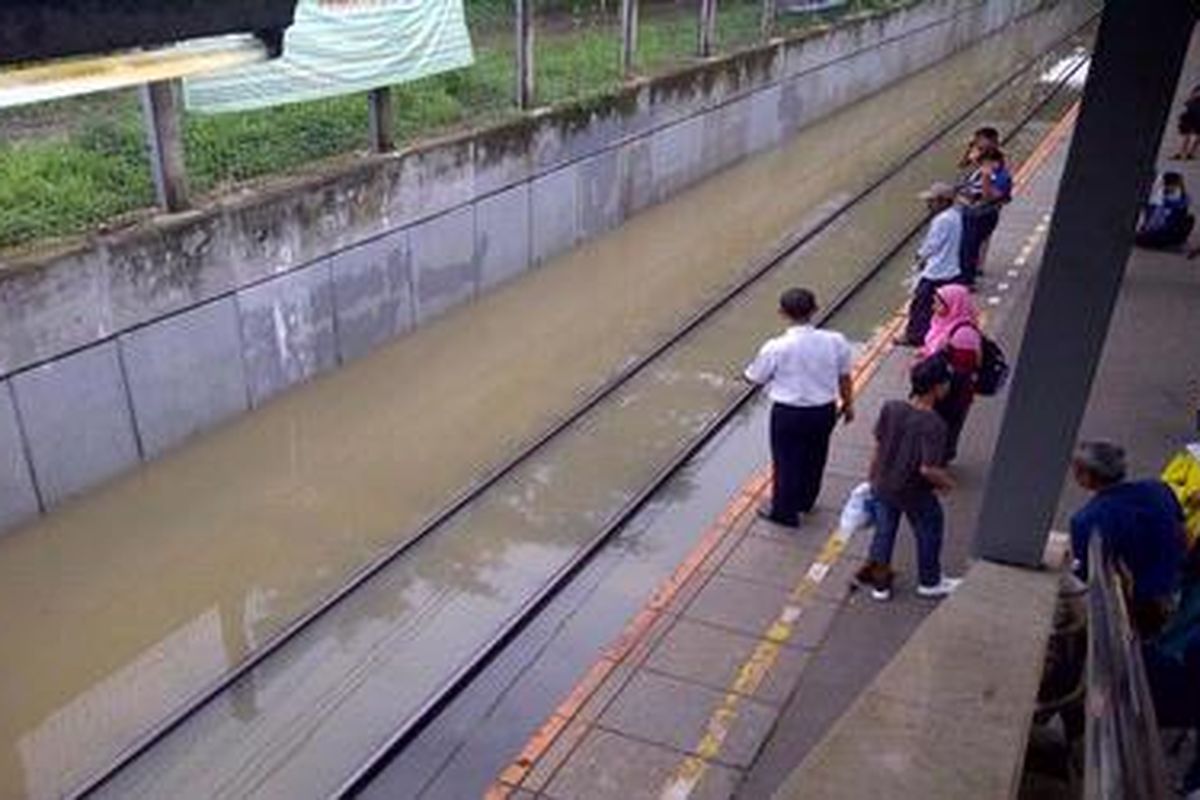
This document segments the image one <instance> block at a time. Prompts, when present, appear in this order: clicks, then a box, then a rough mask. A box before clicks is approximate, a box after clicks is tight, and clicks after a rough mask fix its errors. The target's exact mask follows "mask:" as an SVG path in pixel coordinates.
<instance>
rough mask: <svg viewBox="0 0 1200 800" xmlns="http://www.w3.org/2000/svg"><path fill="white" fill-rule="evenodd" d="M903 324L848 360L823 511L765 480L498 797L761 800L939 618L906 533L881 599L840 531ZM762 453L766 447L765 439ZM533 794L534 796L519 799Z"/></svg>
mask: <svg viewBox="0 0 1200 800" xmlns="http://www.w3.org/2000/svg"><path fill="white" fill-rule="evenodd" d="M1073 116H1074V115H1073V114H1069V115H1068V117H1066V118H1064V120H1063V121H1062V122H1061V123H1060V125H1059V126H1057V127H1056V128H1055V130H1054V131H1053V132H1052V133H1051V134H1050V136H1049V137H1048V138H1047V139H1046V140H1045V142H1044V143H1043V146H1042V147H1040V148H1039V150H1038V151H1037V152H1036V153H1035V155H1034V156H1033V157H1031V159H1030V160H1029V161H1028V162H1026V163H1027V166H1026V168H1025V169H1023V171H1022V172H1021V173H1019V174H1018V176H1017V179H1018V190H1017V198H1016V199H1015V200H1014V202H1013V203H1012V204H1011V206H1009V207H1008V208H1007V209H1006V211H1005V214H1004V218H1003V220H1002V223H1001V225H1000V227H999V228H998V230H997V233H996V234H995V236H994V237H993V241H992V245H991V252H990V254H989V256H988V265H987V271H986V273H985V276H984V280H983V281H982V283H981V287H980V291H979V293H978V295H977V302H978V303H979V305H980V308H981V311H982V312H983V314H984V315H985V325H986V327H987V329H988V331H989V334H990V335H992V336H994V337H996V338H997V339H998V340H999V341H1000V342H1001V343H1002V344H1003V346H1004V348H1005V350H1006V352H1008V353H1011V354H1015V353H1016V352H1017V351H1018V348H1019V344H1020V334H1021V331H1022V328H1023V321H1024V316H1025V313H1026V310H1027V302H1028V299H1029V296H1030V295H1031V291H1032V283H1033V278H1034V276H1035V275H1036V268H1037V264H1038V262H1039V259H1040V254H1041V246H1042V242H1043V240H1044V236H1045V232H1046V230H1047V227H1048V221H1049V215H1050V213H1051V211H1052V206H1053V201H1054V196H1055V193H1056V190H1057V185H1058V180H1059V177H1060V174H1061V169H1062V165H1063V163H1064V161H1065V155H1066V149H1067V144H1068V142H1069V134H1070V131H1071V124H1072V122H1073ZM902 321H903V316H902V315H901V314H897V316H896V318H895V319H893V320H892V322H891V323H890V324H889V325H887V326H885V327H884V328H882V329H881V330H880V331H879V332H878V333H877V334H876V336H875V338H874V339H873V340H872V341H871V342H870V343H868V344H867V345H866V347H864V348H863V351H862V353H861V355H860V357H859V359H858V363H857V365H856V375H855V379H856V388H857V394H858V399H857V402H856V405H857V418H856V420H855V421H854V422H853V423H851V424H849V425H846V426H840V427H839V429H838V431H837V432H836V433H835V437H834V441H833V446H832V452H831V457H830V463H829V467H828V469H827V471H826V478H825V481H824V484H823V487H822V493H821V497H820V499H819V500H818V507H817V509H816V510H815V511H814V513H813V514H811V515H809V516H808V517H807V518H806V519H805V520H804V523H803V525H802V527H801V529H800V530H799V531H789V530H787V529H783V528H780V527H778V526H775V525H773V524H771V523H768V522H765V521H763V520H760V519H758V518H756V516H755V513H754V510H755V508H756V506H757V505H758V504H759V503H761V502H762V501H763V500H764V499H765V496H767V495H768V493H769V482H768V473H767V472H766V471H765V469H764V470H763V471H762V472H760V473H759V474H758V475H756V476H755V477H754V478H753V479H752V480H751V481H749V482H748V483H747V484H746V485H744V486H743V487H742V489H741V491H740V493H739V494H738V495H737V497H736V498H735V499H734V501H733V502H732V503H731V504H730V505H729V506H728V507H727V508H726V510H725V511H724V513H723V515H722V517H721V518H720V519H718V520H717V521H716V523H715V524H714V525H713V526H712V528H711V529H710V530H709V532H708V533H707V535H706V536H705V537H704V538H703V539H702V540H701V542H700V544H699V545H698V546H697V549H696V550H695V551H693V553H692V554H690V555H689V557H688V558H687V559H685V560H684V562H683V563H682V565H681V566H680V567H679V569H678V570H677V572H676V573H675V574H674V575H673V576H672V577H671V578H670V579H668V581H666V582H665V583H664V584H663V585H662V586H660V588H659V590H658V591H657V592H656V594H655V595H654V596H653V597H652V598H651V599H650V601H649V602H648V603H647V604H646V606H645V608H644V609H643V610H642V611H641V612H640V613H639V614H638V615H637V616H635V617H634V618H633V620H632V621H631V622H630V624H629V626H628V627H627V629H626V630H625V631H624V632H623V634H622V635H621V636H620V637H618V638H617V640H616V641H615V642H614V643H613V645H611V646H610V647H609V648H608V650H606V651H605V654H604V657H602V658H601V659H600V660H599V661H598V662H597V665H596V666H594V667H593V668H592V669H591V670H590V671H589V672H588V673H587V674H586V675H585V677H584V678H583V679H582V681H580V682H579V683H578V684H577V685H576V686H575V688H574V689H573V690H572V691H571V693H570V694H568V695H567V696H566V698H565V699H564V700H563V702H562V703H561V704H560V705H559V707H558V708H557V709H556V710H555V712H554V713H553V714H552V715H551V716H550V717H549V718H548V720H547V721H546V723H545V724H544V725H543V726H542V728H541V729H540V730H539V731H538V732H537V733H536V734H535V735H534V736H533V737H532V738H531V739H530V740H529V742H528V743H527V745H526V746H525V748H524V749H523V750H522V752H521V753H520V754H519V755H518V756H517V757H516V758H515V759H514V761H513V762H512V763H511V764H510V765H508V766H507V767H506V768H505V769H504V770H503V771H501V772H500V773H499V775H498V779H497V781H496V783H495V784H494V785H493V786H492V788H491V789H490V795H489V796H491V797H513V798H525V797H531V796H539V797H546V798H556V800H567V798H609V797H612V798H624V799H625V800H629V798H640V797H647V798H650V797H664V798H685V797H694V798H717V797H730V796H735V795H736V796H739V797H746V798H760V797H769V796H771V794H772V793H773V792H774V791H775V790H776V789H777V788H778V787H779V785H780V784H781V783H782V782H783V781H784V779H785V778H786V777H787V775H788V774H789V772H790V771H791V769H792V768H793V767H795V765H796V764H798V763H799V762H800V761H801V760H802V759H803V757H804V756H805V754H807V753H808V751H809V750H810V749H811V748H812V747H813V746H814V745H815V744H816V743H817V742H818V741H819V740H820V739H821V737H822V736H823V735H824V734H825V733H826V732H827V731H828V730H829V728H830V726H831V725H832V724H833V722H834V721H835V720H837V719H838V717H839V716H841V714H842V713H843V712H844V711H845V710H846V709H847V708H848V707H849V706H850V704H851V703H852V702H853V700H854V699H855V698H856V697H858V695H859V694H861V693H862V691H863V690H864V688H865V687H866V686H867V685H868V684H869V683H870V681H871V680H872V679H873V678H874V677H875V676H876V674H877V673H879V671H880V670H881V669H882V668H883V667H884V666H885V665H886V664H887V663H888V661H889V660H891V658H892V657H893V656H894V655H895V654H896V652H897V651H898V650H899V648H900V647H901V646H902V645H903V644H904V642H905V641H907V640H908V639H909V637H910V636H911V635H912V633H913V632H914V631H915V629H916V628H917V626H918V625H920V623H921V622H922V621H923V620H924V619H925V618H926V616H927V615H928V614H929V613H930V612H931V611H932V610H933V609H934V608H935V607H936V606H937V602H936V601H930V600H925V599H920V598H918V597H917V596H916V595H915V568H914V559H913V552H912V551H913V547H912V539H911V536H910V535H909V534H908V533H907V532H903V533H902V535H901V539H900V541H899V542H898V546H897V551H896V556H897V560H896V568H897V570H898V572H899V577H898V583H897V591H896V593H895V596H894V598H893V600H892V601H891V602H889V603H886V604H881V603H878V602H875V601H873V600H872V599H871V598H870V597H869V596H868V595H866V594H865V593H861V592H855V591H854V590H853V587H852V585H851V582H850V577H851V576H852V575H853V573H854V571H855V570H856V569H857V568H858V566H859V565H860V564H861V563H862V559H863V557H864V555H865V552H866V549H867V546H868V544H869V537H870V531H859V532H856V533H854V534H853V535H851V536H848V537H847V536H846V535H845V534H844V533H843V532H840V531H838V529H837V517H838V512H839V511H840V508H841V505H842V503H843V501H844V500H845V498H846V496H847V495H848V494H849V492H850V490H851V489H852V488H853V487H854V486H855V485H857V484H858V483H860V482H861V481H863V480H865V479H866V471H867V464H868V460H869V458H870V454H871V448H872V433H871V431H872V425H873V422H874V420H875V418H876V416H877V414H878V411H879V409H880V407H881V406H882V404H883V403H884V402H885V401H887V400H891V399H895V398H903V397H905V396H906V395H907V369H908V366H909V365H910V364H911V363H912V359H913V351H911V350H908V349H900V348H894V347H892V346H891V338H892V337H893V336H894V335H895V333H896V332H897V331H898V329H899V326H900V325H901V323H902ZM1002 411H1003V396H1001V397H998V398H980V399H979V400H978V401H977V404H976V407H975V408H974V409H973V411H972V414H971V417H970V419H969V421H968V423H967V428H966V430H965V432H964V436H963V442H962V446H961V454H960V456H959V459H958V460H957V462H956V463H955V465H954V467H953V474H954V476H955V478H956V480H957V481H958V483H959V487H958V489H957V490H956V491H955V492H953V493H952V495H951V496H950V497H948V498H946V500H945V506H946V512H947V537H946V543H945V547H944V550H943V567H944V569H945V570H946V572H947V573H948V574H951V575H957V574H961V573H962V572H963V570H964V569H965V567H966V565H967V561H968V551H969V547H970V539H971V532H972V531H973V529H974V524H975V516H976V514H977V510H978V506H979V504H980V502H981V500H982V489H983V485H984V482H985V480H986V471H987V460H988V453H989V452H990V451H991V449H992V447H993V446H994V442H995V437H996V435H997V433H998V429H999V421H1000V418H1001V416H1002ZM763 448H764V449H765V436H764V442H763ZM527 793H532V794H527Z"/></svg>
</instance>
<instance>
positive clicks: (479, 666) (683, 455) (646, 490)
mask: <svg viewBox="0 0 1200 800" xmlns="http://www.w3.org/2000/svg"><path fill="white" fill-rule="evenodd" d="M1089 60H1090V56H1086V55H1085V56H1081V57H1080V59H1079V60H1078V61H1077V62H1076V63H1075V64H1073V65H1072V66H1071V68H1070V69H1069V70H1068V72H1067V73H1066V74H1065V76H1064V77H1063V78H1062V80H1060V81H1059V82H1058V83H1056V84H1055V86H1054V88H1053V89H1052V90H1051V91H1050V92H1049V93H1048V94H1047V95H1046V97H1044V98H1042V99H1041V100H1040V101H1038V103H1037V104H1036V105H1035V106H1034V108H1033V110H1031V111H1030V112H1029V113H1027V114H1026V115H1024V117H1022V118H1021V120H1020V121H1019V122H1018V123H1017V125H1016V126H1014V127H1013V128H1012V129H1011V131H1010V132H1009V134H1007V135H1006V136H1004V137H1003V139H1002V142H1003V143H1005V144H1007V143H1008V142H1010V141H1012V139H1013V138H1014V137H1015V136H1016V135H1017V133H1019V132H1020V131H1022V130H1023V129H1024V128H1025V127H1026V126H1027V125H1028V124H1029V122H1030V121H1031V120H1033V119H1034V118H1035V117H1036V116H1037V115H1038V114H1039V113H1040V112H1041V111H1042V110H1043V109H1045V108H1046V106H1048V105H1049V104H1050V103H1051V102H1052V101H1053V100H1054V98H1055V97H1056V96H1057V95H1058V94H1059V92H1060V91H1061V90H1062V88H1063V86H1065V85H1066V83H1067V82H1068V81H1069V80H1070V79H1071V77H1072V76H1074V75H1075V74H1076V73H1077V72H1078V71H1079V69H1081V68H1082V67H1083V65H1084V64H1086V63H1087V62H1088V61H1089ZM927 221H928V218H923V219H922V220H921V221H920V222H918V223H917V224H916V225H914V226H913V227H912V228H911V229H910V230H909V231H908V232H907V233H906V234H904V235H903V236H902V237H901V238H900V239H899V240H898V241H897V242H896V243H895V244H894V245H892V246H891V247H890V248H888V250H887V251H886V252H885V253H884V254H883V255H882V256H880V257H878V258H877V259H876V260H875V261H874V262H873V263H872V265H871V267H870V268H868V269H867V270H865V271H864V272H863V273H862V274H861V275H860V276H859V277H858V278H856V279H855V281H854V282H853V283H851V284H850V285H849V286H847V287H846V288H844V289H843V290H842V291H841V292H839V293H838V295H837V296H836V297H835V298H834V299H833V300H832V301H831V302H830V303H829V304H828V305H827V306H825V307H824V308H823V309H822V310H821V312H820V313H819V314H818V315H817V318H816V320H815V323H816V325H817V326H818V327H821V326H824V325H826V324H828V323H829V322H830V321H831V320H832V319H833V318H834V317H835V316H837V314H838V313H839V312H840V311H841V310H842V309H843V308H845V306H846V304H847V303H849V302H850V301H851V300H852V299H854V297H855V296H856V295H857V294H858V293H859V292H860V291H861V290H862V289H863V288H864V287H866V286H867V285H868V284H870V283H871V281H872V280H874V279H875V278H876V277H878V275H879V273H880V272H882V271H883V270H884V269H886V268H887V266H888V265H889V264H890V263H891V262H892V260H893V259H894V258H895V257H896V256H897V255H899V254H900V252H901V251H902V250H903V249H904V248H905V247H906V246H908V244H909V243H910V242H912V240H913V239H914V238H915V237H916V236H917V234H918V233H920V232H921V231H922V230H923V229H924V227H925V224H926V222H927ZM804 241H805V242H806V241H808V239H807V238H806V239H805V240H804ZM803 243H804V242H801V243H800V244H797V245H796V246H795V247H792V248H791V249H788V250H786V251H785V252H781V253H778V254H777V255H776V256H775V257H774V260H773V261H772V262H771V263H772V266H777V265H778V264H779V262H781V261H783V260H784V259H786V258H787V257H788V256H790V255H791V254H792V253H793V252H794V251H795V249H797V248H798V247H800V246H802V245H803ZM723 299H724V298H723ZM760 389H761V387H759V386H748V387H746V388H745V389H744V390H743V391H742V392H740V393H739V394H738V396H737V397H736V398H735V399H734V400H733V401H732V402H731V403H730V405H729V406H727V407H726V408H725V409H723V410H722V411H721V412H720V413H718V415H717V416H716V417H714V418H713V419H712V420H711V421H710V422H709V423H708V424H707V425H705V426H704V428H703V429H702V430H701V431H700V432H699V433H698V434H697V435H696V436H695V437H694V438H693V439H692V440H691V441H690V442H688V443H687V445H685V446H684V448H683V449H682V450H681V451H680V452H679V453H678V454H676V456H675V457H674V458H673V459H671V461H669V462H668V463H667V464H666V465H665V466H664V467H663V468H662V469H660V470H659V471H658V472H656V473H655V475H654V477H652V478H651V479H650V482H649V483H648V484H646V486H644V487H643V488H642V489H641V490H640V491H639V492H638V493H637V494H636V495H635V496H634V497H633V498H631V499H630V500H629V501H627V502H626V504H625V506H623V507H622V508H621V510H620V511H619V512H618V513H617V515H616V516H615V517H614V518H613V520H612V521H610V522H609V523H608V524H606V525H605V526H604V528H602V529H601V530H600V531H599V532H598V533H597V534H596V535H595V537H593V539H592V540H591V541H589V542H588V543H587V544H585V545H584V546H583V547H582V548H581V549H580V550H578V551H577V552H576V554H575V555H574V556H573V557H572V558H571V560H570V561H568V562H567V563H566V564H565V565H563V566H562V567H560V568H559V569H558V570H557V571H556V572H555V573H554V574H553V575H552V576H551V578H550V580H549V581H548V582H547V583H546V584H545V585H544V586H543V588H542V589H541V590H539V592H538V594H536V595H535V596H534V597H532V598H530V599H529V600H528V601H526V603H525V604H524V605H523V606H522V607H521V609H520V610H518V611H517V612H516V613H515V614H514V615H513V617H511V618H510V621H509V622H508V623H506V625H505V627H504V628H502V629H501V630H500V631H499V632H498V633H497V634H496V636H495V637H493V639H491V640H490V641H489V642H488V643H487V644H485V645H484V646H483V647H482V648H480V650H479V651H477V655H476V656H475V657H473V658H472V659H471V660H470V661H469V662H467V663H466V664H465V665H464V666H463V667H462V668H461V669H460V670H459V671H458V672H456V673H455V674H454V675H453V676H452V677H451V679H450V680H449V681H448V682H447V684H446V686H445V688H444V689H443V690H441V691H439V692H438V693H436V694H435V695H434V696H433V697H431V698H430V700H429V701H427V702H426V703H425V704H424V705H423V706H422V707H421V708H420V710H418V711H417V712H416V713H415V714H414V715H413V716H412V717H410V719H409V722H407V723H406V724H405V726H404V727H403V728H401V729H400V730H398V731H397V732H396V734H394V736H393V737H392V738H391V739H389V741H388V742H387V743H385V744H384V745H383V746H381V747H380V748H379V749H378V750H377V751H376V752H375V753H373V754H372V755H371V757H370V758H368V759H367V761H366V762H365V763H364V764H363V765H362V766H361V767H360V768H359V770H358V771H357V772H356V773H355V774H354V775H353V776H352V777H351V778H350V779H349V780H347V781H346V782H345V783H344V784H343V785H342V787H341V788H340V789H339V790H338V791H337V793H336V794H335V795H333V796H334V797H337V798H345V797H353V796H355V795H357V794H358V793H360V792H361V791H362V790H363V789H365V788H366V786H367V785H368V784H369V783H370V782H371V780H372V779H373V778H374V777H375V776H377V775H378V774H379V773H380V772H381V771H382V770H383V769H384V768H386V766H387V764H388V762H389V761H390V760H391V759H392V758H394V757H395V756H396V755H397V754H398V753H399V752H400V751H401V750H403V748H404V747H405V746H407V745H408V744H409V743H411V742H412V740H413V739H415V738H416V737H417V736H419V735H420V733H421V731H422V730H424V728H426V727H428V725H429V724H430V723H432V722H433V720H434V719H436V718H437V716H438V715H439V714H440V713H441V711H443V710H444V709H445V708H446V706H448V705H449V704H450V703H451V702H453V700H454V698H455V697H457V696H458V694H460V693H461V692H462V691H463V690H464V689H465V688H466V687H467V686H468V685H469V684H470V682H471V681H472V680H473V679H474V678H475V677H477V676H478V675H479V673H480V672H482V671H483V670H484V669H486V668H487V666H488V665H489V664H490V663H491V662H492V661H493V660H494V659H495V658H496V656H498V655H499V653H500V652H501V651H502V650H503V649H504V648H505V647H506V646H507V645H508V644H510V643H511V642H512V640H513V639H515V638H516V637H517V636H518V635H520V633H521V631H522V630H524V628H525V627H526V626H527V625H528V624H529V623H530V622H531V621H533V619H534V618H535V617H536V616H537V615H538V613H540V612H541V611H542V609H544V608H545V607H546V606H547V605H548V604H549V603H550V602H552V601H553V600H554V598H555V597H556V596H557V595H558V594H559V593H560V592H561V591H562V590H563V589H565V588H566V587H567V585H568V584H569V583H570V581H571V580H572V578H574V577H575V576H576V575H577V574H578V573H579V572H580V571H581V570H582V569H583V568H584V567H585V566H586V565H587V563H588V562H589V561H590V560H591V559H592V558H593V557H594V556H595V555H596V554H597V553H598V552H599V551H600V550H601V549H602V548H603V547H604V546H605V545H606V544H607V543H608V542H609V541H610V540H611V539H612V538H613V537H614V536H616V535H617V533H619V532H620V531H621V530H623V529H624V528H625V526H626V525H628V524H629V522H630V521H631V520H632V519H633V517H634V516H635V515H636V514H637V513H638V512H640V511H641V510H642V508H643V507H644V506H645V505H646V503H648V502H649V501H650V500H651V499H652V498H653V497H654V495H655V494H657V493H658V492H659V491H660V490H661V489H662V488H663V486H664V485H665V484H666V483H667V482H668V481H670V480H671V479H672V478H673V477H675V475H676V474H677V473H678V472H679V470H680V469H682V468H683V467H684V466H685V465H686V464H687V463H688V462H689V461H690V460H691V459H692V458H693V457H694V456H695V455H696V454H697V453H698V452H699V451H700V450H701V449H702V448H703V447H704V446H705V445H706V444H708V443H709V441H711V440H712V438H713V437H714V436H715V435H716V434H717V433H718V432H719V431H720V430H721V429H722V428H724V427H725V425H727V424H728V423H729V422H730V420H732V419H733V418H734V417H735V416H737V415H738V414H739V413H741V412H742V411H743V410H744V409H745V407H746V406H747V405H748V404H749V403H750V402H751V401H752V400H753V399H754V398H755V397H756V396H757V395H758V394H759V392H760Z"/></svg>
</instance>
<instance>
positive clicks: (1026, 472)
mask: <svg viewBox="0 0 1200 800" xmlns="http://www.w3.org/2000/svg"><path fill="white" fill-rule="evenodd" d="M1192 14H1193V11H1192V8H1191V3H1185V2H1182V1H1181V0H1169V2H1161V3H1145V2H1143V1H1142V0H1109V1H1108V2H1107V3H1105V5H1104V13H1103V16H1102V17H1101V22H1100V30H1099V34H1098V37H1097V40H1096V49H1095V53H1094V56H1093V59H1092V64H1091V68H1090V73H1089V77H1088V82H1087V87H1086V88H1085V90H1084V96H1083V105H1082V108H1081V110H1080V114H1079V122H1078V124H1077V125H1076V129H1075V136H1074V139H1073V142H1072V145H1071V150H1070V153H1069V155H1068V158H1067V164H1066V170H1065V172H1064V173H1063V178H1062V183H1061V185H1060V186H1059V191H1058V199H1057V204H1056V207H1055V212H1054V220H1053V222H1052V223H1051V225H1050V233H1049V236H1048V238H1047V241H1046V253H1045V257H1044V259H1043V262H1042V267H1041V270H1040V272H1039V274H1038V278H1037V283H1036V286H1035V289H1034V296H1033V305H1032V308H1031V310H1030V314H1029V320H1028V322H1027V324H1026V329H1025V339H1024V343H1023V345H1022V348H1021V356H1020V359H1019V361H1018V363H1017V366H1016V369H1015V372H1014V374H1013V380H1012V387H1011V389H1010V394H1009V398H1008V408H1007V410H1006V412H1005V416H1004V421H1003V423H1002V428H1001V431H1000V438H999V440H998V442H997V445H996V453H995V456H994V458H993V460H992V469H991V474H990V477H989V479H988V484H987V488H986V491H985V494H984V500H983V507H982V510H981V512H980V520H979V528H978V529H977V531H976V539H975V551H976V553H977V554H978V555H979V556H981V557H983V558H986V559H990V560H992V561H1000V562H1007V563H1013V564H1022V565H1027V566H1037V565H1039V564H1040V563H1041V559H1042V551H1043V548H1044V545H1045V541H1046V534H1047V531H1048V530H1049V528H1050V524H1051V520H1052V518H1053V515H1054V511H1055V507H1056V505H1057V502H1058V497H1059V494H1060V492H1061V489H1062V483H1063V478H1064V477H1065V475H1066V471H1067V467H1068V465H1069V463H1070V458H1071V453H1072V450H1073V448H1074V444H1075V436H1076V434H1077V431H1078V429H1079V423H1080V422H1081V420H1082V419H1083V413H1084V410H1085V407H1086V405H1087V400H1088V395H1089V394H1090V390H1091V385H1092V378H1093V376H1094V375H1095V371H1096V365H1097V362H1098V361H1099V359H1100V353H1101V350H1102V348H1103V346H1104V338H1105V335H1106V334H1107V332H1108V323H1109V319H1110V317H1111V315H1112V310H1113V306H1114V304H1115V303H1116V299H1117V292H1118V291H1119V289H1120V286H1121V279H1122V277H1123V275H1124V272H1125V262H1126V261H1127V260H1128V259H1129V252H1130V249H1131V245H1132V241H1133V227H1134V221H1135V218H1136V216H1137V208H1138V203H1139V202H1140V201H1141V199H1142V198H1143V197H1145V194H1146V192H1147V190H1148V189H1149V187H1150V183H1151V181H1152V180H1153V177H1154V168H1155V154H1156V153H1157V151H1158V147H1159V142H1160V140H1161V138H1162V134H1163V128H1164V126H1165V123H1166V120H1167V117H1168V114H1169V113H1170V112H1171V110H1172V109H1171V105H1172V100H1173V95H1174V90H1175V85H1176V83H1177V82H1178V80H1179V72H1180V68H1181V66H1182V64H1183V58H1184V55H1185V54H1186V52H1187V47H1188V42H1189V40H1190V37H1191V33H1192V24H1193V17H1192ZM1131 413H1136V410H1134V409H1131Z"/></svg>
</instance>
